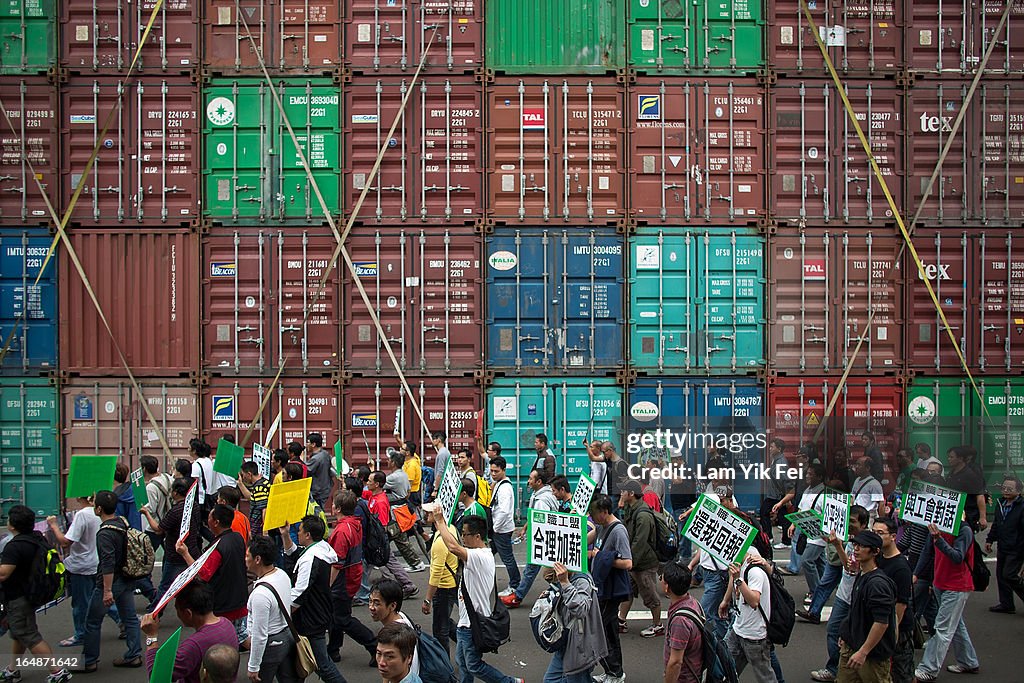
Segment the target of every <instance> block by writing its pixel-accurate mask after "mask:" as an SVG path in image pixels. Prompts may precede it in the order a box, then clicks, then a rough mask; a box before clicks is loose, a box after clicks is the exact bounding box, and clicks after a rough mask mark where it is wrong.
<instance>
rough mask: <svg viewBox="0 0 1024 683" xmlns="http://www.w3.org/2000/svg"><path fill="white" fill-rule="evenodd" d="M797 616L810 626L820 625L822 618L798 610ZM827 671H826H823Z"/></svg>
mask: <svg viewBox="0 0 1024 683" xmlns="http://www.w3.org/2000/svg"><path fill="white" fill-rule="evenodd" d="M796 615H797V616H798V617H800V618H801V619H803V620H804V621H806V622H807V623H808V624H820V623H821V617H820V616H819V615H817V614H811V613H810V611H808V610H807V609H798V610H797V611H796ZM822 670H823V671H825V670H826V669H822Z"/></svg>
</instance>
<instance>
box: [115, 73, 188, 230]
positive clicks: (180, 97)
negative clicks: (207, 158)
mask: <svg viewBox="0 0 1024 683" xmlns="http://www.w3.org/2000/svg"><path fill="white" fill-rule="evenodd" d="M131 95H132V96H133V98H134V105H135V106H134V114H135V119H136V124H135V126H134V128H135V144H134V148H133V150H132V153H131V161H133V162H134V169H132V170H134V175H133V180H135V181H136V184H137V189H135V190H134V191H133V192H132V194H131V197H130V199H131V201H130V204H129V207H128V214H129V217H130V218H132V219H134V220H136V221H138V222H140V223H141V222H144V221H145V222H147V223H154V222H157V221H159V223H160V225H168V224H170V225H175V224H183V223H189V222H191V221H192V220H194V219H196V218H198V209H197V205H198V204H199V197H198V190H199V173H198V170H197V168H196V166H197V162H198V160H199V124H198V123H197V121H196V105H197V101H196V100H197V98H198V92H197V90H196V88H195V86H193V85H192V84H191V83H187V82H169V81H166V80H164V81H160V82H159V83H147V84H146V85H143V84H141V83H139V84H138V85H136V87H135V88H134V91H133V92H132V93H131Z"/></svg>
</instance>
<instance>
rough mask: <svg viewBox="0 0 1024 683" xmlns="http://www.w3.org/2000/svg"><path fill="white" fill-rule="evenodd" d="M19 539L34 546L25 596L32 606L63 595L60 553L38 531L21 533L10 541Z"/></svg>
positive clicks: (63, 576)
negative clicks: (33, 555)
mask: <svg viewBox="0 0 1024 683" xmlns="http://www.w3.org/2000/svg"><path fill="white" fill-rule="evenodd" d="M19 540H21V541H22V542H25V543H31V544H32V545H33V546H34V547H35V557H33V558H32V568H31V569H30V570H29V575H28V583H27V584H26V586H25V597H26V598H27V599H28V601H29V604H31V605H32V606H33V607H42V606H43V605H46V604H49V603H50V602H53V601H54V600H59V599H60V598H62V597H63V596H64V581H65V573H64V572H65V569H64V563H63V562H62V561H61V559H60V554H59V553H58V552H57V551H56V550H55V549H54V548H53V546H51V545H50V543H49V542H48V541H47V540H46V538H44V537H43V535H42V534H40V533H38V532H35V531H34V532H32V533H31V534H23V535H21V536H20V537H18V538H13V539H11V540H10V543H15V542H17V541H19Z"/></svg>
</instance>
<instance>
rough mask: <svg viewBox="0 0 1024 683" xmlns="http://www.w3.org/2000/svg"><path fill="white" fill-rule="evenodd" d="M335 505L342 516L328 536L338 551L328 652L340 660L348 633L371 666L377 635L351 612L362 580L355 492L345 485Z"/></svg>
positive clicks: (361, 558) (336, 659)
mask: <svg viewBox="0 0 1024 683" xmlns="http://www.w3.org/2000/svg"><path fill="white" fill-rule="evenodd" d="M334 509H335V510H336V511H337V512H338V514H340V515H341V518H340V519H339V520H338V524H337V526H335V527H334V531H332V532H331V536H330V538H329V539H328V540H327V542H328V543H330V544H331V547H332V548H334V552H336V553H337V554H338V564H336V565H334V567H333V568H332V570H331V602H332V603H334V624H333V626H332V627H331V631H330V639H329V641H328V643H327V653H328V654H329V655H330V657H331V659H332V660H333V661H335V662H340V661H341V646H342V644H343V643H344V642H345V635H346V634H348V635H349V636H351V637H352V638H353V639H355V641H356V642H357V643H359V644H360V645H362V646H363V647H364V648H366V651H367V652H369V653H370V666H377V638H376V636H374V635H373V631H371V630H370V629H368V628H367V627H366V626H365V625H364V624H363V623H362V622H361V621H359V620H358V619H356V618H355V617H353V616H352V597H353V596H354V595H355V594H356V593H358V592H359V584H360V582H361V581H362V580H363V526H362V523H361V522H360V521H359V518H358V517H356V516H355V515H356V496H355V494H354V493H352V492H351V491H349V490H348V489H342V490H341V491H339V492H338V495H337V496H335V497H334Z"/></svg>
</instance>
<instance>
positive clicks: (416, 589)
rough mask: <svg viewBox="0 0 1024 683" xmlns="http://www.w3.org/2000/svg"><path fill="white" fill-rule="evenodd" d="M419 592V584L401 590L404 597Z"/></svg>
mask: <svg viewBox="0 0 1024 683" xmlns="http://www.w3.org/2000/svg"><path fill="white" fill-rule="evenodd" d="M419 593H420V587H419V586H413V587H412V588H410V589H409V590H407V591H403V595H404V596H405V598H406V599H409V598H413V597H416V596H417V595H419Z"/></svg>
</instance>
